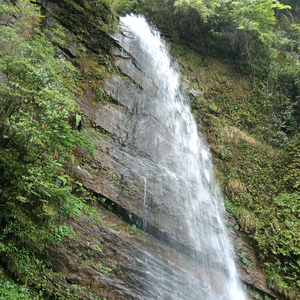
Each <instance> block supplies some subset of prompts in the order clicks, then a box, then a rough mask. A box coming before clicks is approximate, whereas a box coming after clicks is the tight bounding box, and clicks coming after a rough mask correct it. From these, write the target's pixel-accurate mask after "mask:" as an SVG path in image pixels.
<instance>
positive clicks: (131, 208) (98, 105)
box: [40, 1, 276, 300]
mask: <svg viewBox="0 0 300 300" xmlns="http://www.w3.org/2000/svg"><path fill="white" fill-rule="evenodd" d="M40 3H41V4H42V5H43V6H44V8H45V9H47V10H48V11H49V12H50V13H52V15H53V14H54V13H55V12H58V11H59V12H60V17H59V18H58V19H59V20H60V22H61V24H63V25H64V26H65V27H66V28H69V29H72V30H75V31H78V32H79V31H80V30H79V27H78V26H77V25H78V22H79V21H76V22H75V23H76V24H77V25H76V24H75V25H76V26H77V27H76V26H75V27H74V28H75V29H74V28H73V27H72V26H73V25H74V24H69V23H68V22H67V19H64V18H62V15H63V14H69V13H70V12H67V8H68V2H67V1H62V2H59V1H40ZM71 10H72V11H73V10H74V13H75V11H77V9H76V6H73V7H71ZM79 16H80V14H79ZM98 25H99V24H98ZM98 25H97V24H95V23H93V24H91V25H89V32H90V33H89V34H86V35H83V41H84V43H85V47H86V51H94V52H96V51H97V47H99V48H101V49H102V50H103V51H104V50H105V51H109V50H110V48H111V47H112V48H111V53H112V54H113V55H114V63H115V66H116V67H117V68H118V69H119V70H120V73H119V74H111V76H110V77H108V78H106V79H105V80H104V87H103V89H104V91H105V92H106V93H107V94H108V95H109V96H110V97H111V99H112V101H111V102H109V103H104V102H97V101H96V96H95V92H94V91H93V90H92V89H87V90H85V92H84V93H83V95H82V96H78V97H77V102H78V103H79V105H80V107H81V109H82V111H83V112H84V113H85V114H86V115H87V116H88V118H89V119H90V120H91V121H92V122H93V123H94V124H95V125H97V126H98V127H100V128H101V130H102V132H104V131H105V132H106V134H103V136H102V140H101V141H97V143H98V145H99V147H98V148H97V150H96V152H95V154H94V157H93V158H91V157H89V155H88V154H87V153H86V152H85V151H84V150H83V149H80V148H79V149H77V156H78V157H84V158H85V159H86V160H87V161H88V163H89V165H90V168H87V167H86V166H84V165H83V164H82V165H80V164H77V165H75V167H74V168H70V169H69V173H70V174H71V175H72V177H74V178H76V179H78V180H79V181H80V182H82V183H83V185H84V186H85V187H86V188H87V189H89V190H91V191H93V192H94V193H96V194H97V195H98V196H99V197H101V198H102V199H105V201H106V203H110V205H111V207H112V212H113V213H115V214H116V215H119V216H121V217H122V218H123V219H125V220H127V222H128V223H130V224H133V222H134V225H136V226H137V227H139V228H141V229H143V230H144V231H145V232H146V233H149V234H150V235H146V234H145V233H141V232H139V231H137V232H135V234H134V235H131V234H129V228H128V225H127V223H126V222H124V221H122V220H120V219H119V218H117V217H116V216H115V215H113V214H112V213H111V212H108V211H106V210H104V209H102V208H100V207H97V210H98V213H99V216H100V218H101V220H100V221H99V222H96V221H94V220H91V219H89V218H86V217H82V218H81V219H80V220H69V221H68V222H67V225H69V226H70V227H72V228H73V229H74V231H75V232H77V233H78V235H77V236H74V237H72V238H69V239H66V241H65V243H64V246H61V247H60V248H59V249H57V251H56V252H53V253H52V254H51V255H50V256H49V257H48V259H50V261H51V262H52V265H53V268H54V270H55V271H57V272H62V273H63V274H65V275H66V281H62V282H59V284H61V285H62V286H65V287H66V288H70V289H72V288H73V289H74V286H81V287H82V286H84V287H89V290H90V292H91V293H92V294H94V295H96V296H98V297H101V298H103V297H105V298H107V299H109V300H113V299H178V300H179V299H199V298H201V299H206V291H207V290H208V289H209V287H208V286H206V283H205V282H203V281H202V280H201V279H200V278H199V277H198V276H197V274H199V273H201V272H205V273H207V274H209V276H210V278H211V282H214V284H215V286H216V289H219V290H222V286H218V285H220V283H218V276H219V274H218V273H219V272H223V273H225V274H226V272H227V270H226V268H225V267H223V266H222V268H216V269H214V268H213V267H211V268H208V266H206V265H203V264H202V262H201V261H197V258H196V257H197V253H195V250H194V246H193V244H192V243H191V241H190V238H189V237H188V235H187V234H186V232H187V226H186V224H185V222H184V221H185V218H184V215H183V214H181V211H183V210H182V209H181V207H183V205H184V204H183V203H184V199H185V193H186V191H185V190H184V189H181V188H180V187H181V186H183V185H184V184H185V183H184V182H183V179H182V178H180V177H178V185H174V180H173V178H172V176H170V173H169V172H168V170H172V171H174V172H175V173H176V172H177V173H180V168H181V166H175V165H173V164H172V161H173V160H174V159H176V157H172V159H170V160H169V159H166V160H164V161H159V160H158V157H159V153H160V152H166V151H169V152H170V153H176V152H175V151H172V147H173V146H172V139H171V138H170V136H171V135H170V134H169V131H168V128H166V127H165V126H163V125H162V124H160V122H159V119H158V118H157V117H156V115H157V114H160V113H164V112H160V111H157V110H156V107H155V105H154V102H155V101H159V95H158V92H159V89H158V84H157V82H155V79H151V76H149V74H145V73H144V72H143V70H142V68H141V67H140V65H139V64H138V59H137V58H138V56H139V55H140V54H139V53H138V50H136V49H134V46H133V45H134V44H133V38H132V36H131V35H130V32H129V31H126V29H125V32H123V33H117V34H115V35H114V40H113V39H112V38H111V37H110V36H108V35H107V34H106V33H104V32H103V31H101V30H100V29H99V26H98ZM91 28H92V29H91ZM93 34H94V36H98V37H99V39H94V38H93ZM78 48H80V47H79V46H78V45H77V44H76V43H74V41H72V40H71V41H70V44H68V45H67V46H64V48H63V49H62V50H63V51H64V52H65V54H66V55H67V57H68V59H70V60H72V59H73V58H76V57H77V53H78ZM123 75H124V76H123ZM125 75H126V78H124V77H125ZM195 93H196V94H197V95H198V93H200V91H198V90H196V91H195V90H191V91H190V94H191V95H194V94H195ZM157 99H158V100H157ZM145 123H146V124H147V126H144V124H145ZM154 131H160V132H161V134H162V138H161V139H156V140H153V139H152V135H153V132H154ZM174 195H176V201H177V202H176V208H175V207H174V206H170V205H169V203H172V202H173V203H174V197H175V196H174ZM171 199H172V201H171ZM129 215H130V216H129ZM227 221H228V226H230V227H235V226H236V224H235V223H234V222H235V221H234V220H233V219H232V218H231V217H230V216H228V217H227ZM201 223H211V226H212V227H215V229H216V230H218V228H217V223H216V222H215V220H210V219H208V218H207V217H206V216H201V218H199V225H200V226H201ZM230 238H231V240H232V243H234V244H235V248H236V251H237V252H239V253H242V254H243V255H244V256H245V257H247V258H248V259H250V260H251V262H252V263H253V268H251V267H247V266H245V265H244V264H242V262H241V261H239V260H238V259H237V261H236V264H237V267H238V272H239V276H240V278H241V280H242V281H244V282H245V283H246V284H248V285H250V286H252V287H254V288H256V289H257V290H259V291H261V292H263V293H266V294H268V295H269V297H276V295H275V294H274V293H273V292H272V291H271V290H270V289H269V288H268V285H267V281H266V278H265V277H264V276H263V275H262V274H261V273H260V272H259V271H257V270H256V269H254V268H255V267H256V265H257V262H256V259H255V255H254V254H253V253H254V249H253V248H252V247H251V246H250V245H249V244H248V243H246V242H245V241H244V240H243V239H242V238H241V237H239V236H238V235H237V234H236V233H232V234H230ZM99 249H100V250H99ZM145 250H147V251H145ZM204 255H205V256H206V257H207V259H208V260H209V261H211V262H212V263H211V266H213V265H218V264H220V263H221V262H219V261H218V260H217V258H216V257H215V256H213V253H210V252H209V251H206V252H205V253H204ZM149 269H151V272H150V271H149ZM217 269H218V270H217ZM220 270H221V271H220ZM81 296H82V298H83V299H89V298H88V296H87V293H86V292H84V291H82V293H81Z"/></svg>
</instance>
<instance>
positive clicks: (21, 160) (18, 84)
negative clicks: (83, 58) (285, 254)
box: [0, 0, 94, 299]
mask: <svg viewBox="0 0 300 300" xmlns="http://www.w3.org/2000/svg"><path fill="white" fill-rule="evenodd" d="M0 14H1V15H2V18H3V20H6V21H7V22H6V26H2V27H1V28H0V41H1V42H0V81H1V84H0V199H1V200H0V223H1V228H2V230H1V232H0V260H1V264H2V265H3V266H5V268H6V269H7V271H8V272H9V274H10V275H13V277H14V278H15V279H17V280H18V281H19V283H22V284H24V285H28V286H31V287H35V288H36V289H37V290H36V291H33V290H29V289H28V288H27V287H24V288H19V287H18V286H17V285H15V284H14V283H13V282H12V281H11V280H9V279H7V278H6V277H5V275H3V274H2V269H1V274H0V276H2V277H1V278H0V290H1V291H0V299H21V298H22V299H27V297H29V296H30V295H31V296H32V297H34V299H46V298H49V296H50V295H51V297H52V298H53V299H64V298H65V296H63V295H66V293H63V294H61V293H60V287H59V286H53V283H52V281H51V280H50V277H51V278H53V277H55V276H61V275H60V274H57V275H55V273H54V272H53V271H52V270H51V264H50V263H49V262H47V260H43V259H42V257H43V255H44V254H46V253H47V251H48V249H50V248H53V247H55V246H57V245H58V244H59V243H60V242H61V240H62V239H63V238H64V237H65V236H70V235H71V234H72V232H73V231H72V229H71V228H68V227H67V226H65V225H62V224H61V220H63V219H64V218H66V217H67V216H69V215H70V214H73V215H75V216H80V215H82V213H83V212H84V211H87V210H91V208H89V207H88V206H87V205H86V203H85V200H84V198H83V197H81V196H83V195H84V194H86V192H84V191H83V190H82V189H81V188H80V184H79V183H76V182H74V180H71V178H70V177H69V176H68V175H67V174H66V171H65V166H66V165H70V164H71V163H72V160H74V158H73V154H72V151H73V149H74V148H75V146H82V147H84V148H86V149H87V151H89V153H90V154H92V152H93V149H94V141H93V135H92V133H91V131H86V130H84V129H81V130H78V129H80V128H79V126H78V125H79V123H80V120H81V116H80V115H79V114H78V111H77V104H76V102H75V100H74V94H75V90H76V81H77V80H78V74H77V71H76V69H75V67H74V66H73V65H72V64H71V63H70V62H69V61H67V60H64V59H60V58H59V57H58V56H57V51H58V49H59V48H58V46H63V44H64V43H65V42H64V37H65V34H64V30H63V28H62V27H61V26H59V25H53V26H51V27H50V28H49V29H48V30H43V31H41V30H40V29H39V27H38V25H39V24H38V23H37V21H39V20H40V19H41V15H40V13H39V7H36V6H34V5H32V4H30V3H29V1H26V0H25V1H21V2H19V3H18V6H17V7H15V6H7V5H5V4H0ZM16 15H17V16H18V15H19V16H20V15H22V17H23V18H22V20H23V22H21V23H18V24H17V25H16V24H14V25H13V26H11V23H10V22H11V20H12V19H13V18H14V16H16ZM32 26H33V27H34V28H35V29H34V30H32V29H31V28H32ZM81 190H82V191H81ZM72 297H74V299H77V298H76V295H73V296H72V294H70V295H68V297H67V298H72ZM72 299H73V298H72Z"/></svg>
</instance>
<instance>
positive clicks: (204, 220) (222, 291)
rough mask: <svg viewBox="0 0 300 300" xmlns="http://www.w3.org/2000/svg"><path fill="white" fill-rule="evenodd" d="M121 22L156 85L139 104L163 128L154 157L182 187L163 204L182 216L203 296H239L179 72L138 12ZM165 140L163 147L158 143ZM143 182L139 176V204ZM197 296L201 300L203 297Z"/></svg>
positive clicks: (217, 198)
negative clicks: (149, 96) (152, 93)
mask: <svg viewBox="0 0 300 300" xmlns="http://www.w3.org/2000/svg"><path fill="white" fill-rule="evenodd" d="M121 21H122V23H123V25H121V27H122V26H125V27H126V30H129V31H130V32H131V34H132V38H134V39H135V44H136V45H138V50H135V51H134V54H133V56H134V60H135V64H136V65H137V66H138V67H139V68H140V69H141V70H143V72H144V74H145V76H146V77H147V78H148V79H150V80H151V81H152V82H153V85H154V87H155V89H156V92H155V96H154V97H153V98H152V100H151V103H144V104H143V105H144V106H148V107H150V106H151V116H153V117H154V118H155V119H156V120H158V122H159V123H160V124H162V127H161V128H164V129H163V131H164V132H162V130H160V131H157V132H155V136H153V137H151V138H152V140H154V141H155V142H156V148H155V149H156V150H155V151H154V152H155V153H154V154H153V153H152V154H153V159H154V160H155V162H156V163H157V164H158V165H159V166H160V167H161V168H163V169H164V170H165V175H164V176H165V177H166V178H168V181H169V182H172V184H171V188H172V189H173V190H174V191H176V190H178V191H179V189H180V190H181V192H182V189H184V195H185V196H184V198H182V197H179V196H177V194H176V192H174V198H173V202H172V203H168V205H169V206H170V207H176V209H177V216H180V218H181V220H180V222H181V223H182V225H180V227H182V228H184V230H185V231H186V235H187V236H188V237H187V242H186V244H187V246H188V247H190V248H191V249H193V250H194V252H195V253H196V255H195V257H194V259H195V261H197V263H198V264H199V272H198V277H199V280H200V281H201V282H202V285H203V287H204V289H205V292H206V294H207V295H208V296H207V297H206V298H205V300H221V299H227V300H244V299H245V296H244V293H243V291H242V289H241V287H240V284H239V282H238V279H237V273H236V269H235V265H234V261H233V258H232V253H230V250H229V249H230V247H229V243H228V241H227V237H226V234H225V230H224V226H223V224H222V221H221V218H220V215H219V214H220V213H222V212H224V206H223V201H222V194H221V192H220V188H219V186H218V184H217V183H216V181H215V179H214V176H213V170H212V162H211V157H210V153H209V149H208V147H207V146H206V145H205V143H204V142H203V140H202V139H201V137H199V135H198V132H197V126H196V123H195V120H194V118H193V116H192V113H191V110H190V107H189V105H188V103H187V100H186V99H187V96H186V95H185V94H184V93H183V92H182V91H181V88H180V75H179V72H178V71H176V70H175V69H174V67H173V65H172V62H171V59H170V56H169V54H168V50H167V47H166V45H165V43H164V41H163V40H162V39H161V37H160V35H159V32H158V31H156V30H154V29H152V28H150V27H149V25H148V24H147V22H146V21H145V19H144V18H143V17H138V16H133V15H131V16H126V17H124V18H121ZM141 123H142V121H141ZM141 126H142V125H141ZM166 136H169V137H171V138H170V140H168V141H167V140H166ZM147 138H149V139H150V137H147ZM170 141H171V142H170ZM166 144H167V145H168V146H167V147H166V146H164V147H162V146H161V145H166ZM152 152H153V151H152ZM146 186H147V182H146V178H145V177H144V198H143V204H144V205H145V204H146V196H147V195H146ZM145 211H146V210H145ZM182 228H180V229H179V228H172V229H171V230H170V232H174V235H176V231H180V230H181V231H182V230H183V229H182ZM178 241H180V237H179V238H178ZM200 267H201V268H200ZM200 269H201V270H200ZM209 269H213V270H215V271H217V274H218V277H217V278H216V277H215V276H211V275H210V274H209V272H207V273H206V272H203V270H209ZM185 293H189V292H188V291H187V292H186V291H185ZM191 295H192V293H191ZM187 296H188V295H187ZM160 299H165V298H164V297H163V296H162V297H161V298H160ZM176 299H180V296H179V297H177V298H176ZM190 299H197V297H196V298H195V297H194V296H191V298H190ZM198 299H203V300H204V298H203V296H201V297H198Z"/></svg>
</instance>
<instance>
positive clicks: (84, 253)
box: [48, 208, 206, 300]
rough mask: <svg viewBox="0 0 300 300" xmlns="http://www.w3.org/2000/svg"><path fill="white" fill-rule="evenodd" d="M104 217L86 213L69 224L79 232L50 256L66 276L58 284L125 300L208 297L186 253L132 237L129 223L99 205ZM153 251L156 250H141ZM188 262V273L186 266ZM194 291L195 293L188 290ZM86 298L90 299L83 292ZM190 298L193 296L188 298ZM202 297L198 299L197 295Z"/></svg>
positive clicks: (99, 210)
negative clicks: (185, 255)
mask: <svg viewBox="0 0 300 300" xmlns="http://www.w3.org/2000/svg"><path fill="white" fill-rule="evenodd" d="M98 212H99V215H100V216H101V218H102V221H105V222H109V223H110V224H114V225H115V226H114V228H115V229H112V228H111V227H109V226H107V225H105V224H104V223H102V224H100V225H99V223H97V222H95V221H94V220H90V219H89V218H87V217H82V218H81V219H80V220H79V221H75V220H69V221H68V222H67V223H66V224H67V225H68V226H69V227H71V228H73V229H74V231H76V232H79V233H80V234H78V235H76V237H73V238H69V239H67V240H65V241H64V243H63V245H64V246H61V247H60V248H59V249H58V251H56V252H52V253H51V254H50V256H49V257H48V259H49V260H50V261H51V263H52V265H53V269H54V270H55V271H56V272H62V273H63V274H65V275H66V280H65V281H63V280H61V281H60V282H59V284H60V285H62V286H64V287H65V288H69V289H74V288H78V289H79V288H80V287H88V292H91V293H92V294H93V295H94V296H97V297H99V298H103V297H105V298H107V299H110V300H119V299H120V300H121V299H172V300H188V299H206V292H205V291H204V290H203V289H202V288H201V282H200V281H199V279H197V278H196V277H193V276H195V274H196V269H195V267H193V266H192V264H191V262H189V260H188V259H187V258H185V257H181V258H179V257H178V254H176V253H174V252H173V251H172V250H171V249H168V247H166V246H164V245H163V244H161V243H159V242H158V241H157V240H155V239H154V238H152V237H145V236H142V235H141V236H139V238H137V236H131V235H129V234H128V230H127V229H126V224H125V223H124V222H123V221H121V220H120V219H118V218H116V217H115V216H113V215H111V214H110V213H108V212H107V211H105V210H102V209H100V208H98ZM145 247H147V249H151V251H152V254H147V253H145V252H144V250H143V248H145ZM185 266H189V268H190V269H189V271H190V272H189V273H187V272H186V270H184V271H183V269H182V268H183V267H185ZM190 290H192V294H190ZM80 296H81V297H82V299H90V298H89V297H88V296H87V295H86V293H81V295H80ZM190 296H192V298H190ZM199 297H200V298H199Z"/></svg>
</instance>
